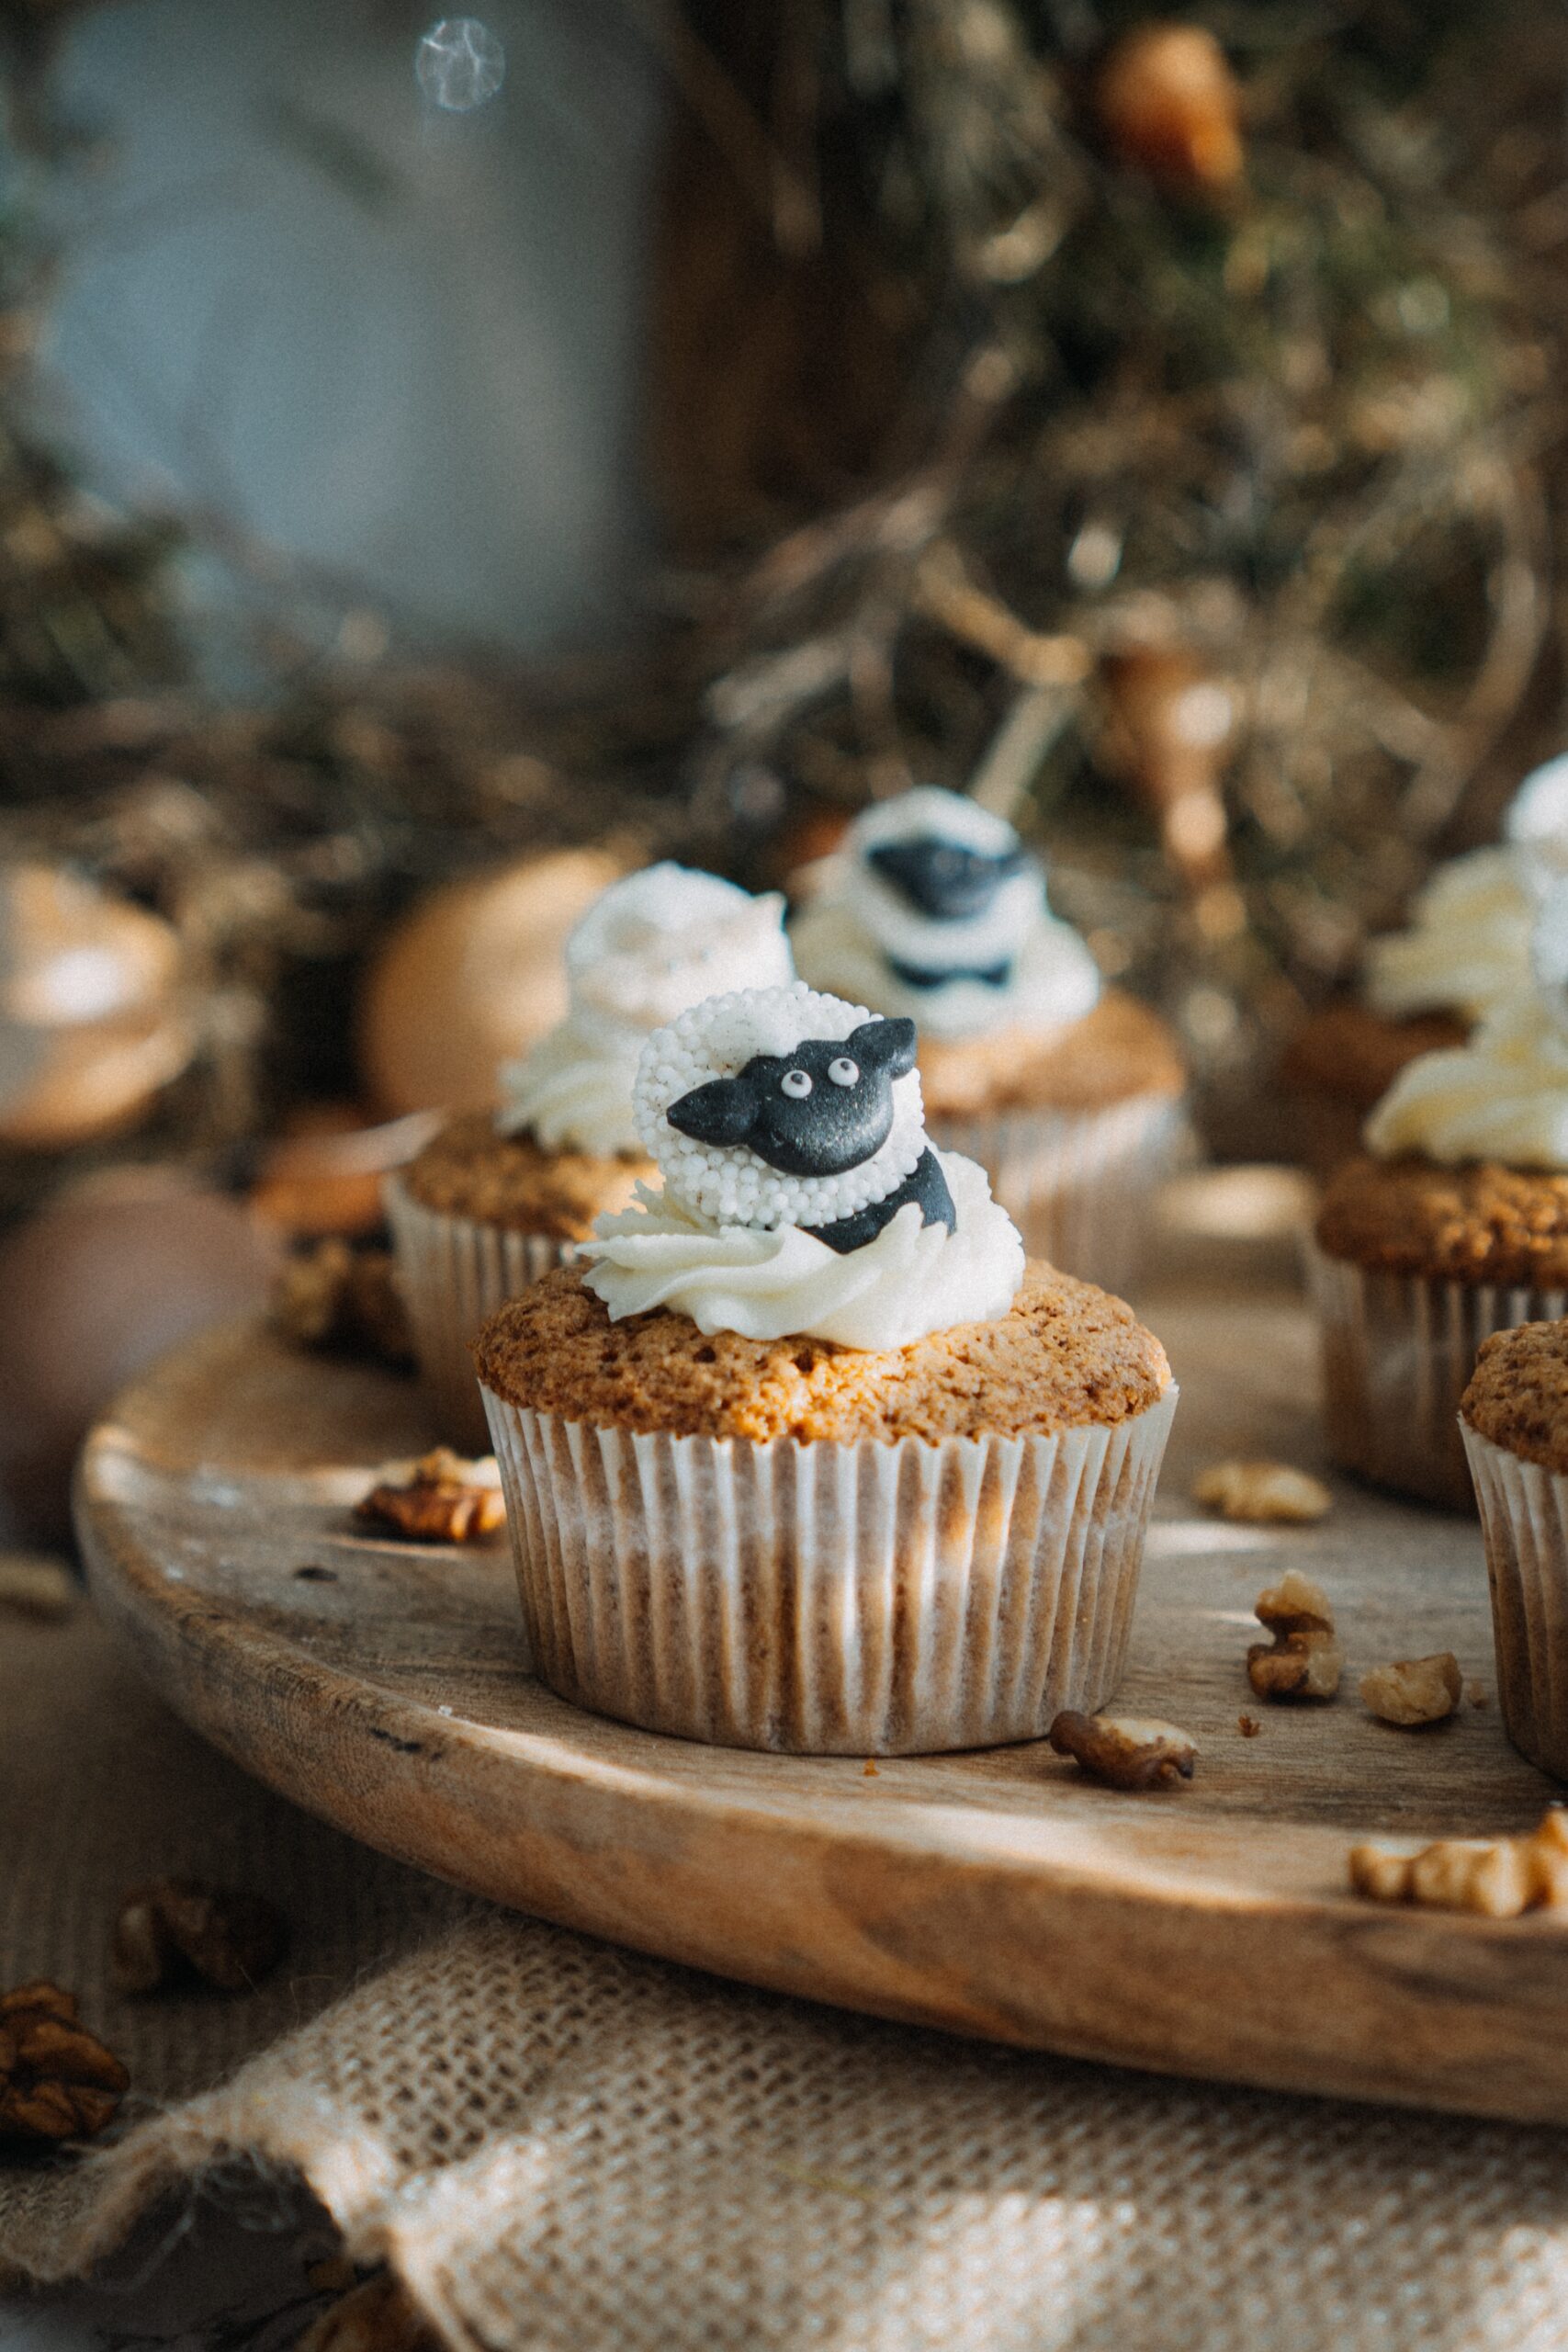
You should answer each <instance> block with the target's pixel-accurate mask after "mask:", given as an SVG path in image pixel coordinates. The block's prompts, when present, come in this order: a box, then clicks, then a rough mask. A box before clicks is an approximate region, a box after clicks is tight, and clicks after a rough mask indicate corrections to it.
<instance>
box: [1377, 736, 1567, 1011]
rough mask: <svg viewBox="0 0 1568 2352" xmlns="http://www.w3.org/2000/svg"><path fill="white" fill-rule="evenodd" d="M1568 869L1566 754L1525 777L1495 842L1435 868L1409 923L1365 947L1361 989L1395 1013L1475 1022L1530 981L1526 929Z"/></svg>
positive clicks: (1380, 1009)
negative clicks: (1456, 1015) (1457, 1015)
mask: <svg viewBox="0 0 1568 2352" xmlns="http://www.w3.org/2000/svg"><path fill="white" fill-rule="evenodd" d="M1565 873H1568V757H1564V758H1562V759H1556V760H1549V761H1548V762H1547V763H1546V765H1545V766H1544V767H1540V768H1537V769H1536V770H1535V771H1534V772H1533V774H1531V775H1528V776H1527V777H1526V778H1525V780H1524V782H1523V784H1521V785H1520V786H1519V788H1518V790H1517V793H1516V794H1515V796H1514V799H1513V803H1512V805H1511V807H1510V808H1509V810H1508V813H1507V816H1506V818H1505V820H1504V823H1503V846H1502V847H1501V848H1500V849H1479V850H1472V851H1471V852H1470V854H1468V855H1467V856H1464V857H1456V858H1452V859H1450V862H1449V863H1448V864H1447V865H1440V866H1438V870H1437V872H1436V873H1435V874H1434V875H1433V876H1431V878H1430V880H1429V881H1428V882H1427V885H1426V887H1425V888H1424V889H1422V890H1421V891H1420V892H1418V894H1417V896H1416V899H1415V901H1414V903H1413V905H1412V907H1411V910H1410V922H1409V926H1408V928H1407V929H1405V930H1404V931H1398V932H1393V933H1390V934H1389V936H1388V937H1387V938H1384V939H1374V940H1373V941H1372V942H1371V945H1370V946H1369V948H1368V950H1367V963H1366V996H1367V1001H1368V1002H1369V1003H1370V1004H1371V1007H1372V1009H1373V1011H1374V1012H1382V1013H1384V1014H1386V1015H1388V1016H1389V1017H1390V1018H1391V1019H1393V1020H1400V1019H1403V1018H1404V1016H1405V1015H1407V1014H1409V1013H1415V1012H1448V1011H1453V1012H1462V1013H1464V1014H1466V1015H1468V1016H1469V1017H1470V1018H1471V1019H1472V1020H1475V1019H1478V1018H1479V1017H1480V1016H1481V1015H1482V1014H1483V1013H1484V1012H1487V1011H1488V1010H1489V1008H1490V1007H1491V1006H1493V1005H1495V1004H1497V1003H1500V1002H1501V1001H1504V1000H1505V999H1506V998H1508V997H1510V996H1513V995H1515V994H1517V991H1518V990H1519V989H1521V988H1526V987H1528V986H1529V973H1530V932H1531V926H1532V924H1533V922H1534V921H1535V916H1536V912H1537V910H1538V908H1539V907H1540V904H1541V901H1542V899H1543V898H1544V897H1545V896H1546V894H1547V893H1548V892H1550V891H1551V888H1553V886H1554V885H1555V884H1556V883H1557V882H1559V881H1560V880H1561V879H1562V876H1563V875H1564V874H1565Z"/></svg>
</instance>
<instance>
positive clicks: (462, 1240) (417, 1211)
mask: <svg viewBox="0 0 1568 2352" xmlns="http://www.w3.org/2000/svg"><path fill="white" fill-rule="evenodd" d="M381 1198H382V1204H383V1205H384V1207H385V1209H386V1212H387V1222H388V1224H389V1226H390V1227H391V1228H392V1247H393V1250H395V1252H396V1255H397V1265H398V1279H399V1281H400V1283H401V1284H402V1289H403V1296H404V1298H405V1300H406V1302H407V1305H408V1311H409V1324H410V1328H411V1330H412V1335H413V1346H414V1354H415V1356H416V1357H417V1358H418V1361H419V1370H420V1378H421V1381H422V1382H423V1386H424V1391H425V1394H426V1395H427V1397H429V1399H430V1402H431V1406H432V1408H433V1410H434V1415H435V1419H436V1422H437V1425H438V1428H439V1430H440V1434H441V1436H442V1437H443V1438H444V1439H446V1442H448V1443H449V1444H451V1445H456V1446H460V1447H461V1448H462V1449H463V1451H464V1452H465V1453H484V1452H486V1451H488V1449H489V1445H490V1434H489V1431H488V1430H487V1429H486V1426H485V1412H484V1406H483V1404H482V1403H481V1401H480V1398H479V1377H478V1375H477V1374H476V1373H475V1371H474V1363H473V1358H472V1356H471V1355H470V1354H469V1353H468V1344H469V1341H470V1340H473V1339H474V1338H475V1336H476V1334H477V1333H478V1331H479V1328H480V1326H481V1324H483V1323H485V1322H487V1321H488V1320H489V1318H490V1317H491V1316H492V1315H493V1314H494V1313H495V1310H496V1308H497V1307H498V1306H504V1305H505V1303H506V1301H507V1300H508V1299H509V1298H515V1297H516V1295H517V1294H518V1292H519V1291H523V1290H526V1289H527V1287H528V1285H529V1283H536V1282H537V1281H538V1279H539V1277H540V1275H541V1274H547V1273H548V1272H549V1271H550V1269H551V1267H552V1266H559V1265H564V1264H565V1263H566V1262H567V1261H569V1260H570V1258H571V1257H572V1256H573V1255H574V1250H573V1246H572V1244H571V1243H570V1241H555V1240H551V1239H549V1238H547V1236H545V1235H544V1234H539V1233H514V1232H512V1231H509V1230H508V1228H507V1227H505V1226H500V1225H484V1224H481V1223H480V1222H479V1220H478V1219H477V1218H474V1217H468V1216H447V1215H446V1213H445V1212H444V1211H442V1210H440V1209H429V1208H426V1207H425V1206H424V1205H423V1203H422V1202H420V1201H416V1200H415V1199H414V1197H413V1195H412V1193H411V1192H410V1191H409V1190H408V1187H407V1186H406V1185H405V1184H404V1183H403V1182H402V1181H401V1179H400V1178H399V1177H397V1176H389V1177H388V1179H387V1181H386V1182H385V1183H384V1185H383V1186H382V1188H381Z"/></svg>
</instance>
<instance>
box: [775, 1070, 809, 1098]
mask: <svg viewBox="0 0 1568 2352" xmlns="http://www.w3.org/2000/svg"><path fill="white" fill-rule="evenodd" d="M810 1091H811V1080H810V1076H809V1074H808V1073H807V1071H806V1070H803V1069H786V1070H785V1072H784V1076H783V1077H782V1078H781V1079H780V1080H779V1092H780V1093H781V1094H787V1095H788V1096H789V1098H790V1100H791V1101H792V1102H794V1103H804V1102H805V1100H806V1098H807V1095H808V1094H809V1093H810Z"/></svg>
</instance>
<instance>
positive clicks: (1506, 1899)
mask: <svg viewBox="0 0 1568 2352" xmlns="http://www.w3.org/2000/svg"><path fill="white" fill-rule="evenodd" d="M1349 1867H1350V1884H1351V1887H1352V1888H1353V1890H1354V1891H1355V1893H1356V1894H1364V1895H1366V1896H1367V1897H1368V1898H1369V1899H1370V1900H1371V1901H1372V1902H1374V1903H1416V1904H1424V1905H1428V1906H1429V1907H1430V1908H1432V1909H1434V1910H1438V1911H1476V1912H1479V1913H1480V1914H1481V1916H1482V1917H1483V1918H1487V1919H1515V1918H1517V1917H1518V1916H1519V1914H1520V1913H1521V1912H1522V1911H1561V1910H1568V1813H1564V1812H1563V1811H1562V1809H1561V1808H1558V1807H1555V1806H1554V1807H1553V1808H1552V1810H1551V1812H1550V1813H1548V1814H1545V1815H1543V1816H1542V1818H1541V1820H1540V1823H1539V1825H1538V1826H1536V1827H1535V1828H1534V1829H1532V1830H1531V1831H1530V1833H1529V1837H1527V1838H1438V1839H1437V1840H1436V1842H1435V1843H1434V1844H1432V1845H1430V1846H1423V1847H1421V1848H1420V1849H1418V1850H1416V1851H1415V1852H1412V1851H1411V1850H1410V1849H1407V1848H1399V1847H1396V1846H1393V1845H1389V1844H1387V1843H1385V1842H1384V1841H1382V1839H1371V1840H1369V1841H1368V1842H1367V1843H1366V1844H1364V1845H1360V1846H1352V1847H1351V1849H1350V1855H1349Z"/></svg>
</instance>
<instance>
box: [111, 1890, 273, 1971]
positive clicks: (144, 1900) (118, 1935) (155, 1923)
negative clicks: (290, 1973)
mask: <svg viewBox="0 0 1568 2352" xmlns="http://www.w3.org/2000/svg"><path fill="white" fill-rule="evenodd" d="M287 1944H288V1928H287V1927H286V1926H285V1924H284V1919H283V1914H282V1913H281V1912H280V1911H277V1910H276V1909H275V1908H274V1907H273V1905H271V1904H270V1903H266V1902H264V1901H263V1899H262V1897H261V1896H260V1895H259V1894H237V1893H235V1892H234V1891H233V1890H232V1889H231V1888H228V1887H221V1886H203V1885H201V1884H200V1883H198V1882H197V1881H196V1880H195V1879H182V1878H164V1879H159V1880H158V1881H157V1882H156V1883H154V1884H152V1885H151V1886H133V1887H132V1888H131V1890H130V1893H129V1894H127V1895H126V1897H125V1899H124V1901H123V1902H122V1903H121V1905H120V1909H119V1917H118V1919H117V1920H116V1921H115V1929H114V1941H113V1943H112V1944H111V1946H110V1949H109V1970H110V1974H111V1976H112V1978H113V1981H114V1985H115V1988H116V1990H117V1991H118V1992H121V1993H157V1992H161V1991H162V1990H163V1989H164V1987H165V1986H168V1985H179V1984H180V1983H181V1982H182V1981H183V1982H185V1983H186V1984H188V1983H190V1982H192V1981H193V1980H199V1982H200V1983H202V1984H204V1985H212V1986H214V1987H215V1989H216V1990H217V1991H218V1992H220V1993H249V1992H250V1991H252V1990H253V1988H254V1986H255V1985H259V1984H260V1983H261V1982H262V1980H263V1979H264V1978H265V1977H267V1976H270V1975H271V1973H272V1972H273V1970H274V1969H275V1968H276V1966H277V1963H278V1962H279V1961H280V1960H281V1959H282V1957H283V1954H284V1951H285V1948H286V1946H287Z"/></svg>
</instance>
